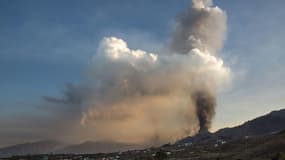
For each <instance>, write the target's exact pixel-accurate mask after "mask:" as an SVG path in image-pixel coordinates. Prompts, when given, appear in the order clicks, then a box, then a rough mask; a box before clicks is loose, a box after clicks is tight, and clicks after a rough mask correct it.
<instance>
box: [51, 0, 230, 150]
mask: <svg viewBox="0 0 285 160" xmlns="http://www.w3.org/2000/svg"><path fill="white" fill-rule="evenodd" d="M211 5H212V2H211V1H203V0H193V4H192V6H191V7H190V8H189V9H188V10H187V11H185V12H183V13H182V14H181V15H180V16H179V17H178V19H177V25H176V29H175V31H174V33H173V37H172V39H171V42H170V43H169V45H168V47H167V48H168V51H166V52H162V53H148V52H146V51H143V50H139V49H137V50H134V49H130V48H129V47H128V44H127V43H126V42H125V41H124V40H122V39H120V38H116V37H107V38H104V39H103V40H102V41H101V43H100V45H99V47H98V50H97V53H96V54H95V55H94V57H93V59H92V61H91V64H90V67H89V69H88V71H87V76H86V77H85V79H84V82H82V84H80V85H78V86H77V87H73V88H70V89H69V90H67V91H66V94H65V98H63V99H56V98H46V99H47V100H48V101H49V102H53V103H54V104H56V105H64V106H68V107H72V108H77V109H73V110H72V111H75V112H76V113H77V114H75V115H76V116H75V115H74V114H71V115H73V116H74V119H75V120H77V119H78V121H77V122H78V126H76V125H75V126H76V127H75V128H76V129H73V131H72V132H73V133H72V132H71V131H70V132H69V133H65V134H74V135H76V136H79V137H80V139H89V140H90V139H91V140H98V141H117V142H128V143H141V144H161V143H165V142H171V141H175V140H177V139H179V138H181V137H184V136H187V135H193V134H196V133H197V132H199V131H203V130H208V129H209V128H210V127H211V121H212V119H213V116H214V114H215V106H216V92H217V89H219V88H220V87H222V86H223V85H224V84H225V83H227V82H228V81H229V79H230V69H229V68H227V67H225V66H224V64H223V61H222V60H221V59H220V58H218V56H217V55H218V54H217V52H218V51H219V50H220V49H221V48H222V46H223V41H224V39H225V32H226V15H225V13H224V12H223V11H222V10H221V9H220V8H218V7H211ZM169 53H171V54H169ZM74 130H76V131H74ZM74 132H76V133H74Z"/></svg>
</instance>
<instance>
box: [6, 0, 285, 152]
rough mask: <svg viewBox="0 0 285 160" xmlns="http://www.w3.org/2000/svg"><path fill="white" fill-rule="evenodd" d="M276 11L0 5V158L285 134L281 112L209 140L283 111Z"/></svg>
mask: <svg viewBox="0 0 285 160" xmlns="http://www.w3.org/2000/svg"><path fill="white" fill-rule="evenodd" d="M280 4H284V2H283V1H281V0H276V1H274V2H273V1H265V0H261V1H258V3H256V2H255V1H252V2H249V1H245V0H240V1H230V2H229V1H222V0H216V1H211V0H192V1H189V0H185V1H179V2H178V1H174V0H164V1H162V0H158V1H155V2H153V1H150V0H149V1H148V0H146V1H143V2H142V1H133V0H123V1H122V2H121V1H120V2H118V1H99V0H98V1H96V0H95V1H84V2H82V3H81V2H79V1H65V0H63V1H41V2H39V1H35V0H28V1H14V2H13V3H12V2H9V1H1V2H0V10H1V11H0V19H2V21H1V22H0V23H1V25H0V34H1V37H0V42H1V43H0V71H1V78H0V87H1V91H0V108H1V112H0V128H1V129H0V147H5V146H9V145H15V144H21V143H26V142H36V141H42V140H45V141H44V142H45V143H44V144H45V145H44V146H46V147H47V150H46V151H45V152H49V151H55V152H58V153H60V152H68V153H70V152H75V151H78V152H79V150H80V149H82V152H87V151H86V150H88V149H90V148H92V147H90V146H94V143H93V142H96V145H95V146H96V147H98V148H97V152H98V151H102V152H105V151H107V150H105V148H110V146H112V147H113V149H109V151H116V150H117V149H118V148H121V149H127V148H142V147H149V146H159V145H162V144H165V143H169V142H170V143H176V142H183V141H185V143H188V142H189V141H191V142H194V141H196V140H197V141H199V142H204V141H205V142H207V143H208V142H211V141H213V140H219V139H218V138H221V137H223V138H224V137H228V139H227V140H237V139H239V138H242V137H244V136H247V135H254V136H256V135H264V134H268V133H273V132H274V133H275V132H277V131H278V132H279V131H281V130H282V129H285V128H283V127H284V125H283V124H284V123H283V122H284V116H285V114H284V110H280V111H278V112H277V111H276V112H273V113H272V114H269V115H268V116H265V118H264V117H263V118H262V117H261V118H260V119H257V120H255V121H253V122H249V123H245V124H244V125H242V126H239V127H237V128H233V129H230V130H227V129H222V130H219V131H217V130H218V129H221V128H224V127H233V126H235V125H238V124H242V123H244V122H246V121H248V120H250V119H253V118H255V117H258V116H261V115H264V114H266V113H269V112H270V111H273V110H279V109H283V108H284V106H285V99H284V97H285V88H284V86H285V81H284V78H285V72H284V68H285V63H284V62H283V61H284V60H285V54H284V49H285V48H284V47H285V46H284V45H283V42H284V41H285V39H284V37H285V35H284V34H285V31H284V30H283V28H282V26H284V25H285V21H282V18H283V17H284V16H285V11H284V10H283V8H282V5H280ZM262 124H268V126H266V127H267V128H266V127H265V128H263V129H259V127H260V126H262ZM271 124H275V125H271ZM208 131H213V132H214V131H217V132H216V133H213V134H211V133H209V132H208ZM242 133H247V134H242ZM197 134H198V135H197ZM195 135H197V136H196V138H195V137H194V138H193V136H195ZM205 135H207V136H206V137H207V138H206V140H204V138H205V137H204V136H205ZM189 137H190V138H189ZM201 137H202V138H201ZM209 137H210V138H209ZM217 137H218V138H217ZM229 137H230V138H229ZM275 138H276V139H277V138H280V137H279V136H276V137H275ZM201 139H203V140H201ZM46 140H48V141H46ZM59 142H60V143H59ZM65 143H67V144H68V145H67V144H65ZM76 144H81V146H80V147H78V146H77V145H76ZM73 145H74V146H73ZM52 146H53V147H54V148H53V147H52ZM82 146H84V147H82ZM112 147H111V148H112ZM32 148H34V146H33V147H32ZM51 148H53V149H52V150H51ZM83 148H85V149H83ZM7 151H8V152H10V150H9V148H8V149H7ZM93 151H94V150H93V149H90V152H93ZM0 153H2V152H1V150H0ZM3 153H4V154H7V153H6V150H4V151H3ZM35 153H41V152H35ZM88 153H89V152H88ZM15 154H16V152H15ZM7 155H11V153H9V154H7Z"/></svg>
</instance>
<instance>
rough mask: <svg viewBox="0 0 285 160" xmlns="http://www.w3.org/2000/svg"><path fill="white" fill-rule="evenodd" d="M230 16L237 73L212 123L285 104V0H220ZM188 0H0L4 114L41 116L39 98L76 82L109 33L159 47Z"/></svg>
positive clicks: (229, 50) (229, 58)
mask: <svg viewBox="0 0 285 160" xmlns="http://www.w3.org/2000/svg"><path fill="white" fill-rule="evenodd" d="M214 3H215V5H218V6H220V7H221V8H222V9H223V10H225V11H226V12H227V14H228V34H227V40H226V42H225V47H224V49H223V51H222V53H221V56H222V57H223V58H224V60H225V63H226V64H227V65H228V66H230V67H231V68H232V70H233V73H234V79H233V82H232V85H231V86H230V87H228V88H227V89H225V91H223V92H221V93H220V94H219V96H218V109H217V115H216V118H215V121H214V126H213V128H214V129H217V128H220V127H223V126H231V125H235V124H239V123H241V122H243V121H246V120H248V119H251V118H254V117H255V116H258V115H261V114H264V113H267V112H269V111H271V110H275V109H280V108H283V107H285V99H284V97H285V81H284V79H285V71H284V69H285V63H284V60H285V53H284V50H285V45H284V42H285V30H284V26H285V21H284V17H285V10H284V7H283V6H284V4H285V2H284V1H283V0H273V1H268V0H251V1H248V0H238V1H228V0H215V1H214ZM188 5H189V1H188V0H181V1H179V2H178V1H177V0H155V1H153V0H120V1H117V0H108V1H106V0H85V1H75V0H60V1H57V0H49V1H47V0H40V1H39V0H26V1H22V0H14V1H9V0H1V1H0V73H1V75H0V88H1V90H0V110H1V112H0V117H14V116H19V115H21V114H37V113H38V112H40V109H39V108H38V105H39V104H40V103H41V102H42V101H43V100H42V96H58V95H61V94H62V91H63V90H64V86H65V85H66V84H67V83H78V82H79V81H80V79H81V76H82V74H84V69H85V68H86V66H87V65H88V63H89V62H90V59H91V58H92V56H93V55H94V53H95V52H96V49H97V46H98V43H99V41H100V39H101V38H102V37H104V36H110V35H114V36H118V37H121V38H123V39H125V40H126V41H128V42H129V45H130V47H131V48H141V49H144V50H147V51H155V50H156V49H157V46H159V45H161V44H162V43H164V42H166V41H167V40H168V38H169V35H170V34H171V30H172V29H173V25H174V22H175V17H176V16H177V15H178V14H179V13H180V12H181V11H182V10H184V9H185V8H187V7H188Z"/></svg>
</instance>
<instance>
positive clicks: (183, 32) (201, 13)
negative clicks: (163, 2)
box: [170, 0, 226, 132]
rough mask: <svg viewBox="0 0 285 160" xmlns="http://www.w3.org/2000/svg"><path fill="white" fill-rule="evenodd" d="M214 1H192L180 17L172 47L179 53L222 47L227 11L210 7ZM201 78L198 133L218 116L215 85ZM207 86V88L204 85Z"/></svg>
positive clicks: (197, 100)
mask: <svg viewBox="0 0 285 160" xmlns="http://www.w3.org/2000/svg"><path fill="white" fill-rule="evenodd" d="M211 5H212V1H211V0H193V1H192V6H191V7H190V9H188V10H187V11H185V12H183V13H182V14H181V15H180V16H179V17H178V19H177V26H176V30H175V32H174V34H173V39H172V41H171V45H170V47H171V49H172V50H173V52H175V53H177V54H191V53H190V52H191V51H192V50H194V49H196V50H199V51H200V52H203V53H206V54H210V55H213V56H215V55H216V54H217V52H218V51H219V50H220V49H221V48H222V47H223V42H224V39H225V32H226V14H225V13H224V12H223V11H222V10H221V9H220V8H218V7H211ZM200 81H202V82H201V84H202V85H201V84H199V86H197V89H195V90H192V97H191V98H192V100H193V103H194V105H195V106H196V112H197V117H198V120H199V123H200V130H199V132H203V131H207V130H208V129H209V128H210V126H211V122H212V119H213V117H214V115H215V106H216V96H215V86H211V82H207V80H203V79H202V80H200ZM203 86H207V87H203Z"/></svg>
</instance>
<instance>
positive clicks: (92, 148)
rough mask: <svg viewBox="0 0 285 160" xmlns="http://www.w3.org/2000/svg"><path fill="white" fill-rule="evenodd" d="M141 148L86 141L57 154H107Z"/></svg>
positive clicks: (133, 145)
mask: <svg viewBox="0 0 285 160" xmlns="http://www.w3.org/2000/svg"><path fill="white" fill-rule="evenodd" d="M137 148H141V146H139V145H135V144H125V143H115V142H92V141H87V142H84V143H81V144H77V145H71V146H67V147H65V148H62V149H60V150H58V151H57V153H82V154H88V153H108V152H117V151H125V150H129V149H137Z"/></svg>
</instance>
